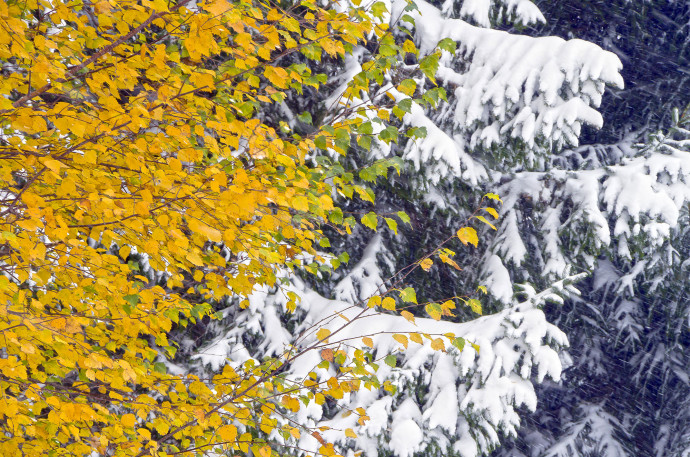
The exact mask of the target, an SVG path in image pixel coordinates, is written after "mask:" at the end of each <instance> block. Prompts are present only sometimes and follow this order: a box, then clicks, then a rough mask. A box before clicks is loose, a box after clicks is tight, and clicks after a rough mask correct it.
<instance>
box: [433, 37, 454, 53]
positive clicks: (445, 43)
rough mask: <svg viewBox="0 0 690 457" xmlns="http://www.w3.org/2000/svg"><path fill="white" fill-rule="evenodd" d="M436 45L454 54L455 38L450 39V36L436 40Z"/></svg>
mask: <svg viewBox="0 0 690 457" xmlns="http://www.w3.org/2000/svg"><path fill="white" fill-rule="evenodd" d="M438 47H439V49H443V50H444V51H448V52H450V53H451V54H455V50H456V49H457V44H456V43H455V40H451V39H450V38H444V39H442V40H441V41H439V42H438Z"/></svg>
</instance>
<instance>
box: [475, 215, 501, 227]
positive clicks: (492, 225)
mask: <svg viewBox="0 0 690 457" xmlns="http://www.w3.org/2000/svg"><path fill="white" fill-rule="evenodd" d="M474 217H476V218H477V219H479V220H480V221H482V222H483V223H485V224H486V225H488V226H489V227H491V228H492V229H494V230H496V227H495V226H494V224H492V223H491V222H489V221H488V220H486V218H485V217H484V216H474Z"/></svg>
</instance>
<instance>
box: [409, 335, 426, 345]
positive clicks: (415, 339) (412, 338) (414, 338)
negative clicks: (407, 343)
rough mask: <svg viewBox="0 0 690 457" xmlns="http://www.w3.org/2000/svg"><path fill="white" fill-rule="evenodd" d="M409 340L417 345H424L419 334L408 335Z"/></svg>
mask: <svg viewBox="0 0 690 457" xmlns="http://www.w3.org/2000/svg"><path fill="white" fill-rule="evenodd" d="M410 340H412V341H414V342H415V343H417V344H424V342H423V341H422V336H421V335H420V334H419V333H410Z"/></svg>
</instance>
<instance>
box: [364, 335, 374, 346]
mask: <svg viewBox="0 0 690 457" xmlns="http://www.w3.org/2000/svg"><path fill="white" fill-rule="evenodd" d="M362 343H364V344H366V345H367V346H369V347H370V348H373V347H374V340H372V339H371V338H369V337H368V336H365V337H364V338H362Z"/></svg>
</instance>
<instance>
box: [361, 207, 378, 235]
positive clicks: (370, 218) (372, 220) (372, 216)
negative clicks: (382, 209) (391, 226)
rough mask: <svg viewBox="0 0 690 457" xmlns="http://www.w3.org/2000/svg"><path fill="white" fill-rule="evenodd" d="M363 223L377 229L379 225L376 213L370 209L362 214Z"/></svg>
mask: <svg viewBox="0 0 690 457" xmlns="http://www.w3.org/2000/svg"><path fill="white" fill-rule="evenodd" d="M362 224H363V225H364V226H365V227H369V228H370V229H372V230H373V231H376V227H377V226H378V217H377V216H376V213H374V212H373V211H370V212H368V213H367V214H365V215H364V216H362Z"/></svg>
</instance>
